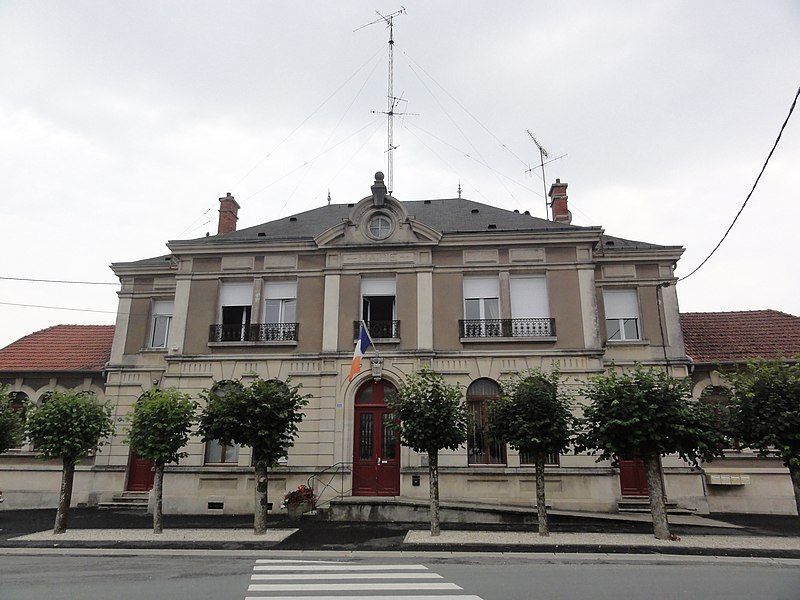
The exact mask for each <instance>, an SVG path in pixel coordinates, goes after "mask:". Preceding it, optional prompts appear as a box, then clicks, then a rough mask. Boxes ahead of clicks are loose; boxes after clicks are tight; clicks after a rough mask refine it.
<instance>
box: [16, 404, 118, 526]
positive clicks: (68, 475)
mask: <svg viewBox="0 0 800 600" xmlns="http://www.w3.org/2000/svg"><path fill="white" fill-rule="evenodd" d="M113 433H114V424H113V422H112V420H111V405H110V404H108V403H101V402H100V401H99V400H98V399H97V397H96V396H95V395H94V394H93V393H91V392H78V393H73V392H53V393H52V394H51V395H50V396H49V397H48V398H47V400H46V401H44V402H42V404H40V405H38V406H32V407H31V409H30V411H29V412H28V420H27V434H28V439H30V441H31V442H32V443H33V445H34V447H35V448H36V450H37V451H38V452H39V453H40V455H41V456H42V458H48V459H54V458H57V459H61V462H62V464H63V469H62V475H61V492H60V494H59V498H58V510H57V511H56V522H55V526H54V528H53V533H64V532H65V531H66V530H67V516H68V513H69V505H70V502H71V500H72V482H73V479H74V477H75V464H76V463H77V462H78V461H79V460H81V459H82V458H85V457H86V456H87V455H88V454H89V453H90V452H93V451H94V450H95V449H97V448H99V447H101V446H103V445H104V444H105V440H106V438H108V437H110V436H111V435H112V434H113Z"/></svg>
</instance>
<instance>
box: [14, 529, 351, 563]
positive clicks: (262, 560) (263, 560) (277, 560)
mask: <svg viewBox="0 0 800 600" xmlns="http://www.w3.org/2000/svg"><path fill="white" fill-rule="evenodd" d="M0 531H2V529H0ZM256 563H257V564H260V565H263V564H274V565H277V564H292V563H299V564H305V565H312V564H314V565H322V564H324V565H338V564H339V563H338V562H336V561H335V560H301V559H292V558H259V559H257V560H256Z"/></svg>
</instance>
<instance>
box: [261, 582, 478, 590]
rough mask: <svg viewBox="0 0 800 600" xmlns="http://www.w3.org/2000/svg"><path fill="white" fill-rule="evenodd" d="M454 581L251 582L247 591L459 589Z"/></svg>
mask: <svg viewBox="0 0 800 600" xmlns="http://www.w3.org/2000/svg"><path fill="white" fill-rule="evenodd" d="M461 589H463V588H462V587H460V586H457V585H456V584H455V583H253V584H250V587H249V588H247V591H248V592H314V591H323V592H342V591H359V590H361V591H364V590H369V591H378V590H461Z"/></svg>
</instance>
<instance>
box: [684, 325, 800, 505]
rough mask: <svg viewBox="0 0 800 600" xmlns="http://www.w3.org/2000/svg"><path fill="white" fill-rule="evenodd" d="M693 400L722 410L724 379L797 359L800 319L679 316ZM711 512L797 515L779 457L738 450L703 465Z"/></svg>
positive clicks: (726, 395)
mask: <svg viewBox="0 0 800 600" xmlns="http://www.w3.org/2000/svg"><path fill="white" fill-rule="evenodd" d="M681 327H682V330H683V335H684V340H685V347H686V353H687V355H688V356H689V358H690V360H691V361H692V362H691V365H690V371H691V378H692V385H693V388H692V395H693V396H694V397H695V398H696V399H697V400H699V401H703V402H712V403H717V404H722V405H725V404H727V403H728V402H729V401H730V391H729V386H730V383H729V382H728V381H727V380H726V378H725V374H726V373H727V372H730V371H733V370H735V369H736V368H738V367H740V366H741V365H743V364H745V363H747V362H748V361H751V360H762V359H763V360H793V361H797V360H799V359H800V317H796V316H794V315H789V314H786V313H783V312H779V311H777V310H747V311H733V312H697V313H682V314H681ZM703 472H704V477H705V485H706V489H707V497H708V504H709V508H710V509H711V511H712V512H735V513H773V514H789V515H791V514H795V513H796V511H797V509H796V503H795V499H794V491H793V489H792V481H791V477H790V475H789V470H788V469H787V468H786V467H785V466H784V465H783V463H782V461H781V460H780V459H779V458H773V457H770V458H762V457H760V456H758V453H757V452H755V451H753V450H751V449H750V448H745V447H742V446H740V445H736V447H733V448H729V449H727V450H726V451H725V456H724V457H723V458H720V459H717V460H715V461H713V462H710V463H706V464H704V465H703Z"/></svg>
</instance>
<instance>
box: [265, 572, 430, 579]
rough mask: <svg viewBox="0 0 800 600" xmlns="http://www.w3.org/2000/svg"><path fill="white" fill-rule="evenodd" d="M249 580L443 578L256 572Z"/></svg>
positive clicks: (369, 574) (375, 574) (401, 575)
mask: <svg viewBox="0 0 800 600" xmlns="http://www.w3.org/2000/svg"><path fill="white" fill-rule="evenodd" d="M250 579H251V581H272V580H280V579H303V580H305V579H443V577H442V576H441V575H439V574H438V573H430V572H427V573H425V572H423V573H256V574H255V575H252V576H251V577H250Z"/></svg>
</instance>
